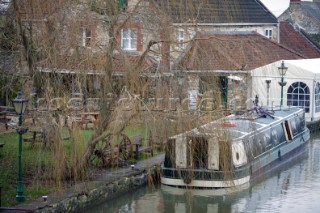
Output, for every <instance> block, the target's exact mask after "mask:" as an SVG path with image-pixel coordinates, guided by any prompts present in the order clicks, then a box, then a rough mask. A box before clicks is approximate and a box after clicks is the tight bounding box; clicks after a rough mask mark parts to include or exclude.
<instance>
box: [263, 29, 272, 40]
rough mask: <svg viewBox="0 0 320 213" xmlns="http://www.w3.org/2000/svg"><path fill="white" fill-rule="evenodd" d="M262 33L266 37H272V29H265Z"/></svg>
mask: <svg viewBox="0 0 320 213" xmlns="http://www.w3.org/2000/svg"><path fill="white" fill-rule="evenodd" d="M264 35H265V36H266V37H267V38H270V39H271V38H272V29H266V30H265V31H264Z"/></svg>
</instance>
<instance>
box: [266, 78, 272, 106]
mask: <svg viewBox="0 0 320 213" xmlns="http://www.w3.org/2000/svg"><path fill="white" fill-rule="evenodd" d="M266 83H267V106H268V107H269V90H270V83H271V79H266Z"/></svg>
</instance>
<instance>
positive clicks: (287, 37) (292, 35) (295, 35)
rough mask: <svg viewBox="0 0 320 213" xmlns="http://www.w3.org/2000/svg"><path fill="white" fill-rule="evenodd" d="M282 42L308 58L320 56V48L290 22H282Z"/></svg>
mask: <svg viewBox="0 0 320 213" xmlns="http://www.w3.org/2000/svg"><path fill="white" fill-rule="evenodd" d="M280 43H281V44H282V45H284V46H286V47H288V48H291V49H292V50H294V51H296V52H298V53H300V54H302V55H303V56H305V57H306V58H320V50H319V49H318V48H317V47H316V46H314V45H313V44H312V43H311V42H310V41H309V40H308V39H307V38H306V37H305V36H303V34H301V33H300V32H297V31H295V30H294V28H293V26H292V25H291V24H290V23H288V22H281V23H280Z"/></svg>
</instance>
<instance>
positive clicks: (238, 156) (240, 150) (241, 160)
mask: <svg viewBox="0 0 320 213" xmlns="http://www.w3.org/2000/svg"><path fill="white" fill-rule="evenodd" d="M232 160H233V165H234V166H236V167H237V166H241V165H244V164H246V163H247V162H248V159H247V154H246V151H245V147H244V144H243V143H242V142H236V143H233V144H232Z"/></svg>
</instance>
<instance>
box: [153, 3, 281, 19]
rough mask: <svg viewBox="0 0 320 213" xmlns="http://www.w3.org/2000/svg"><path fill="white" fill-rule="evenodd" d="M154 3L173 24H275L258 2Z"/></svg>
mask: <svg viewBox="0 0 320 213" xmlns="http://www.w3.org/2000/svg"><path fill="white" fill-rule="evenodd" d="M154 1H155V2H156V3H157V4H158V5H159V6H160V8H162V10H163V11H164V12H168V13H169V15H170V16H171V19H172V22H174V23H187V22H197V23H277V19H276V17H275V16H274V15H273V14H272V13H271V12H270V11H269V10H268V9H267V8H266V7H265V6H264V5H263V4H261V3H260V1H258V0H207V1H202V3H200V2H201V1H199V0H193V1H186V0H154ZM186 2H187V3H186Z"/></svg>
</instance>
